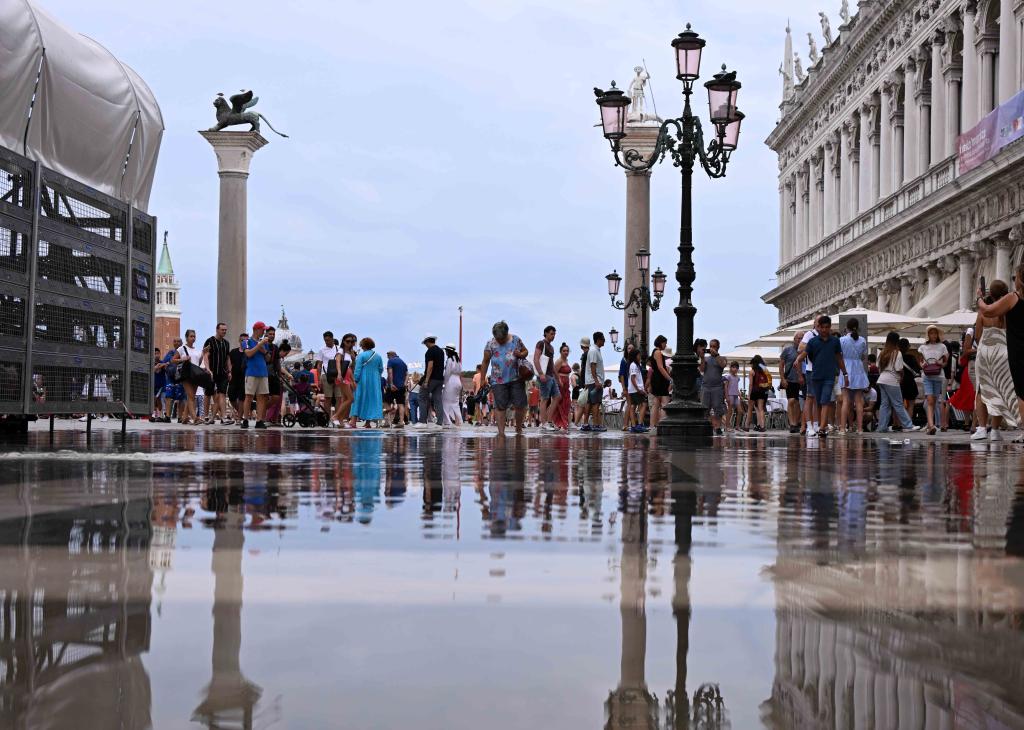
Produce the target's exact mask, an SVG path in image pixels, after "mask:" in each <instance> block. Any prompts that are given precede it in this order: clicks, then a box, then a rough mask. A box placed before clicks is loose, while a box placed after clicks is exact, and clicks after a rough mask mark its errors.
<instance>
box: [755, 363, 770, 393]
mask: <svg viewBox="0 0 1024 730" xmlns="http://www.w3.org/2000/svg"><path fill="white" fill-rule="evenodd" d="M754 387H755V388H756V389H757V390H768V389H769V388H771V387H772V376H771V375H770V374H769V373H768V371H767V370H765V369H764V368H760V367H759V368H758V369H757V370H755V371H754Z"/></svg>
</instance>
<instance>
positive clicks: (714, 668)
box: [0, 431, 1024, 730]
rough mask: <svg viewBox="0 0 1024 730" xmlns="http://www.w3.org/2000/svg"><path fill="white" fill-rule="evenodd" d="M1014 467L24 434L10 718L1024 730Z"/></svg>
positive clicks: (3, 716)
mask: <svg viewBox="0 0 1024 730" xmlns="http://www.w3.org/2000/svg"><path fill="white" fill-rule="evenodd" d="M1022 459H1024V453H1022V452H1021V451H1019V450H1016V449H1013V448H1011V447H1009V446H1006V447H998V446H995V447H992V449H991V450H989V448H988V447H987V446H982V447H981V448H980V449H977V450H972V449H971V448H969V447H968V446H967V445H963V446H960V445H951V444H934V443H933V444H925V443H914V444H908V445H902V444H893V443H891V442H889V441H867V440H865V441H859V440H858V441H854V440H849V441H843V440H837V441H834V442H830V443H829V444H828V445H826V446H819V445H818V444H812V445H811V446H807V445H804V444H802V443H801V442H799V441H797V440H794V439H784V438H780V439H774V440H773V439H765V440H749V441H742V442H733V443H729V444H726V445H719V446H716V447H714V448H710V449H707V450H704V451H699V452H695V453H694V452H690V453H675V454H672V453H667V452H662V451H659V450H657V449H656V448H654V447H653V445H652V442H649V441H648V440H647V439H646V438H643V437H638V438H626V439H624V440H620V439H602V440H598V439H579V438H573V439H569V438H564V437H560V436H552V437H544V438H527V439H520V440H515V439H510V440H508V441H507V442H504V443H502V442H499V441H498V440H497V439H495V438H493V437H472V436H470V437H460V436H456V435H452V434H444V435H441V434H431V435H419V436H408V437H404V438H403V437H394V436H384V435H380V434H363V433H357V434H331V433H327V432H324V433H319V434H314V433H308V432H307V433H299V432H296V433H290V434H289V433H281V432H267V433H262V434H253V433H239V432H231V433H227V432H166V431H164V432H145V433H134V434H129V437H128V442H127V443H125V444H121V442H120V441H119V439H118V437H116V436H115V435H113V434H107V435H106V436H102V435H101V436H100V437H95V436H94V438H93V440H92V441H91V442H90V443H89V444H87V443H86V442H85V441H84V439H83V436H82V435H80V434H74V433H68V432H59V433H57V434H56V435H55V440H54V442H53V443H52V445H51V442H50V441H49V439H48V438H47V437H46V435H45V434H41V433H37V434H32V435H31V436H30V438H29V439H28V440H27V441H23V442H21V443H19V444H10V443H9V444H7V445H6V446H5V447H3V450H2V451H0V554H2V560H0V727H4V728H6V727H14V728H23V727H24V728H97V729H99V728H104V729H105V728H115V727H120V728H146V727H155V728H187V727H203V726H209V727H281V728H320V727H342V728H359V729H363V728H400V727H401V728H405V727H416V728H420V729H423V728H438V729H444V730H456V729H461V728H467V729H468V728H481V727H483V728H495V729H504V728H509V729H512V728H517V729H519V728H524V727H526V728H560V729H570V730H571V729H574V728H683V727H698V726H699V727H733V728H753V727H761V726H768V727H778V728H788V727H796V726H800V727H814V728H817V727H823V728H833V727H834V728H846V727H876V728H929V729H930V728H953V727H985V728H1015V727H1024V661H1022V659H1021V657H1024V633H1022V627H1024V559H1022V556H1024V472H1022V469H1021V467H1022ZM714 687H717V691H718V692H720V695H721V702H717V701H715V700H713V699H711V697H713V696H714V692H715V690H714V689H713V688H714ZM701 723H703V724H701Z"/></svg>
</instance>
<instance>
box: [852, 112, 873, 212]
mask: <svg viewBox="0 0 1024 730" xmlns="http://www.w3.org/2000/svg"><path fill="white" fill-rule="evenodd" d="M876 109H877V107H876V106H875V103H874V100H873V99H872V100H869V101H868V102H866V103H865V104H864V105H863V106H861V108H860V143H859V144H860V152H859V154H858V156H857V159H858V162H859V165H860V169H859V175H858V178H859V182H860V189H859V190H858V192H857V212H858V213H863V212H864V211H865V210H867V209H868V208H870V207H871V204H872V203H873V202H874V201H873V200H872V199H871V177H872V175H874V174H875V166H874V165H872V164H871V163H872V157H874V154H873V153H872V149H871V148H872V145H871V137H872V134H871V133H872V131H873V130H874V128H875V111H876Z"/></svg>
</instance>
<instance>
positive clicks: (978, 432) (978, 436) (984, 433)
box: [971, 426, 988, 441]
mask: <svg viewBox="0 0 1024 730" xmlns="http://www.w3.org/2000/svg"><path fill="white" fill-rule="evenodd" d="M985 438H988V429H987V428H985V427H984V426H978V428H977V429H975V431H974V433H972V434H971V441H981V440H982V439H985Z"/></svg>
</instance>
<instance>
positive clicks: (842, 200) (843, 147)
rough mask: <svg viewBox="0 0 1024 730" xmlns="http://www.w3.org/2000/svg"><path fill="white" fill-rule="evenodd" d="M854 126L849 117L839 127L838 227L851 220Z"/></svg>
mask: <svg viewBox="0 0 1024 730" xmlns="http://www.w3.org/2000/svg"><path fill="white" fill-rule="evenodd" d="M852 142H853V126H852V123H851V122H850V120H849V119H847V120H846V121H844V122H843V123H842V125H840V127H839V221H838V225H837V226H836V227H837V228H838V227H840V226H843V225H845V224H846V223H847V222H848V221H849V220H850V182H851V177H850V150H851V148H852V147H853V144H852Z"/></svg>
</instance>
